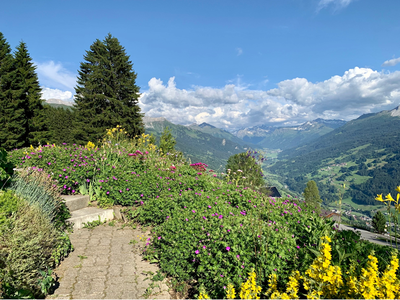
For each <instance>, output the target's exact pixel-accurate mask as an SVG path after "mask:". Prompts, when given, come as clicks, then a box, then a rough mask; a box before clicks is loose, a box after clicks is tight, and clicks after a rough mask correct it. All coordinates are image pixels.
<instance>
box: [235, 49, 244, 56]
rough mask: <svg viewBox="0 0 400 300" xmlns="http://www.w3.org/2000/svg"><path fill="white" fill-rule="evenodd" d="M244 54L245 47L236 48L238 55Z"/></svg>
mask: <svg viewBox="0 0 400 300" xmlns="http://www.w3.org/2000/svg"><path fill="white" fill-rule="evenodd" d="M242 54H243V49H242V48H236V55H237V56H239V55H242Z"/></svg>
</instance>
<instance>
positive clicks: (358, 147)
mask: <svg viewBox="0 0 400 300" xmlns="http://www.w3.org/2000/svg"><path fill="white" fill-rule="evenodd" d="M397 112H398V108H397V109H395V110H392V111H383V112H380V113H377V114H368V115H363V116H361V117H359V118H358V119H356V120H353V121H350V122H348V123H347V124H346V125H344V126H342V127H340V128H337V129H335V130H334V131H332V132H330V133H328V134H326V135H324V136H322V137H320V138H318V139H317V140H315V141H313V142H311V143H309V144H306V145H303V146H301V147H299V148H294V149H288V150H286V151H283V152H282V153H281V154H280V159H282V161H279V162H277V163H276V164H274V165H273V166H271V167H270V171H272V172H274V173H276V174H279V175H280V176H282V178H284V179H283V180H284V182H285V184H287V185H288V187H289V188H290V189H292V190H294V191H296V192H301V191H303V190H304V187H305V185H306V183H307V181H309V180H311V179H313V180H315V181H316V182H317V184H318V187H319V190H320V192H321V196H322V198H323V199H324V200H325V202H326V203H329V202H332V201H336V200H337V199H338V195H337V189H338V185H339V184H340V183H347V185H348V186H349V189H347V191H346V194H345V195H344V197H352V200H353V201H354V202H356V203H359V204H376V201H375V200H374V198H375V197H376V194H378V193H379V194H380V193H384V194H385V193H389V192H393V189H394V188H395V187H396V186H398V185H399V182H400V139H399V137H400V117H399V116H398V115H397ZM334 183H336V185H335V184H334Z"/></svg>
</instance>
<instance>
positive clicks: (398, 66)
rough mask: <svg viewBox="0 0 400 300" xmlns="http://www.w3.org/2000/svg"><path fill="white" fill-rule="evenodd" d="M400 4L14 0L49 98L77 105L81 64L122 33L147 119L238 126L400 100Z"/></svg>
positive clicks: (3, 24)
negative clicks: (106, 39)
mask: <svg viewBox="0 0 400 300" xmlns="http://www.w3.org/2000/svg"><path fill="white" fill-rule="evenodd" d="M399 11H400V1H397V0H386V1H375V0H279V1H278V0H275V1H272V0H271V1H268V0H262V1H252V0H246V1H234V0H232V1H219V0H218V1H215V0H213V1H204V0H202V1H197V0H192V1H189V0H187V1H172V0H171V1H165V0H162V1H151V0H147V1H99V0H97V1H92V0H86V1H40V0H38V1H19V0H13V1H5V2H4V3H2V9H1V10H0V31H1V32H2V33H3V34H4V36H5V38H6V39H7V41H8V43H9V44H10V45H11V47H12V48H13V49H15V47H16V46H17V45H18V43H19V42H20V41H21V40H23V41H24V42H26V43H27V47H28V50H29V52H30V54H31V57H32V59H33V60H34V62H35V63H36V65H37V72H38V75H39V80H40V84H41V85H42V87H43V91H44V93H43V97H44V98H46V99H48V98H58V99H63V100H65V101H73V94H74V86H75V84H76V75H77V70H78V69H79V65H80V63H81V62H82V61H83V55H84V54H85V51H86V50H89V47H90V45H91V44H92V43H93V42H94V41H95V40H96V39H100V40H103V39H104V37H105V36H106V35H107V34H108V33H109V32H110V33H111V34H112V35H113V36H115V37H117V38H118V39H119V41H120V43H121V44H122V46H124V47H125V49H126V52H127V54H128V55H129V56H130V58H131V60H132V62H133V64H134V70H135V72H136V73H137V75H138V77H137V84H138V85H139V86H140V88H141V92H142V97H141V99H140V106H141V108H142V111H143V112H144V113H145V114H146V116H151V117H166V118H167V119H168V120H170V121H172V122H174V123H179V124H190V123H194V122H196V123H201V122H208V123H210V124H213V125H215V126H218V127H222V128H227V129H235V128H242V127H249V126H254V125H260V124H275V125H282V124H287V125H288V124H298V123H301V122H304V121H307V120H313V119H316V118H319V117H320V118H326V119H333V118H335V119H345V120H350V119H354V118H356V117H358V116H359V115H361V114H363V113H369V112H376V111H380V110H384V109H392V108H394V107H396V106H398V105H400V38H399V36H400V19H399V18H398V12H399Z"/></svg>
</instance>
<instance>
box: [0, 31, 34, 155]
mask: <svg viewBox="0 0 400 300" xmlns="http://www.w3.org/2000/svg"><path fill="white" fill-rule="evenodd" d="M16 78H17V69H16V66H15V61H14V57H13V56H12V54H11V48H10V45H9V44H8V43H7V41H6V39H5V38H4V35H3V34H2V33H1V32H0V146H1V147H4V148H5V149H6V150H11V149H14V148H20V147H23V146H25V143H26V138H27V134H28V133H27V129H26V128H27V119H26V116H25V106H24V104H25V103H24V101H23V100H22V99H21V94H20V91H19V89H18V87H17V86H18V84H17V81H16Z"/></svg>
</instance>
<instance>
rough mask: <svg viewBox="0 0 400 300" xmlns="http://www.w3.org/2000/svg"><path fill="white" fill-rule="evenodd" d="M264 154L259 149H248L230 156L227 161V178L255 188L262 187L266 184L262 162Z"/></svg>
mask: <svg viewBox="0 0 400 300" xmlns="http://www.w3.org/2000/svg"><path fill="white" fill-rule="evenodd" d="M263 161H264V158H263V157H262V155H261V154H260V153H259V152H257V151H247V152H243V153H239V154H235V155H232V156H231V157H229V159H228V161H227V163H226V173H227V174H228V176H227V179H228V180H229V181H232V182H235V183H236V184H241V185H244V186H249V187H253V188H261V187H262V186H264V185H265V181H264V179H263V176H264V175H263V172H262V169H261V163H262V162H263Z"/></svg>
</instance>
